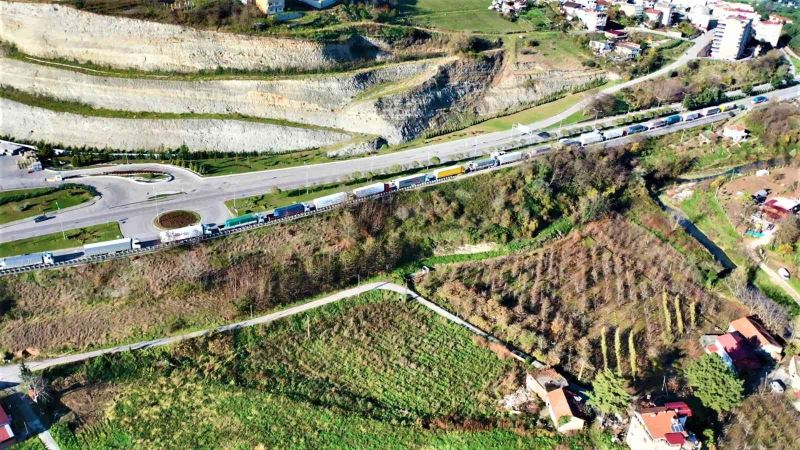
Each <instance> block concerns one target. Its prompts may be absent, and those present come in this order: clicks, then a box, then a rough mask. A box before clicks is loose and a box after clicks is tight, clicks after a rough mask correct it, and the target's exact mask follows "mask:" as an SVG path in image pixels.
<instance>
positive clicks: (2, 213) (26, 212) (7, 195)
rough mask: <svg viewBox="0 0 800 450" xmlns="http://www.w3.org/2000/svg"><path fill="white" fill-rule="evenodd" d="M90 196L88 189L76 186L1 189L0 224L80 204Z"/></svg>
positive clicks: (89, 198)
mask: <svg viewBox="0 0 800 450" xmlns="http://www.w3.org/2000/svg"><path fill="white" fill-rule="evenodd" d="M92 197H93V195H92V193H91V192H89V190H87V189H85V188H81V187H78V186H75V187H68V188H66V189H58V188H40V189H20V190H15V191H3V192H0V224H2V223H8V222H13V221H15V220H20V219H25V218H28V217H33V216H38V215H40V214H42V213H44V212H52V211H56V210H57V209H58V208H61V209H64V208H69V207H72V206H76V205H80V204H81V203H85V202H88V201H89V200H91V199H92ZM56 203H58V206H56Z"/></svg>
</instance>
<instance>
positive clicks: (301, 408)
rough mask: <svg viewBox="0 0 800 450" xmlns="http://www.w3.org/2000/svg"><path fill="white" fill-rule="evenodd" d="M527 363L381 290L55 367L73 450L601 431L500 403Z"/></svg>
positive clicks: (488, 443) (463, 442)
mask: <svg viewBox="0 0 800 450" xmlns="http://www.w3.org/2000/svg"><path fill="white" fill-rule="evenodd" d="M521 369H522V368H521V366H520V365H519V363H518V362H516V360H514V359H509V358H506V357H503V355H498V354H496V353H494V352H493V351H492V350H491V349H490V348H488V346H487V345H486V344H485V343H483V342H482V341H480V340H478V339H476V338H475V337H473V336H471V335H470V333H469V332H468V331H467V330H465V329H463V328H461V327H459V326H457V325H454V324H452V323H450V322H447V321H446V320H445V319H442V318H441V317H439V316H437V315H435V314H433V313H432V312H431V311H429V310H427V309H425V308H423V307H421V306H419V305H418V304H416V303H414V302H411V301H409V300H406V299H403V298H401V297H398V296H397V295H396V294H387V293H383V292H377V291H373V292H370V293H368V294H364V295H362V296H360V297H359V298H355V299H349V300H344V301H342V302H339V303H336V304H332V305H327V306H324V307H322V308H320V309H317V310H314V311H310V312H307V313H303V314H301V315H298V316H294V317H291V318H287V319H282V320H280V321H278V322H275V323H273V324H270V325H266V326H262V327H258V328H249V329H245V330H241V331H238V332H235V333H233V334H225V335H217V336H212V337H210V338H205V339H201V340H193V341H189V342H187V343H184V344H179V345H176V346H173V347H169V348H159V349H153V350H144V351H141V352H137V353H123V354H117V355H107V356H103V357H100V358H97V359H94V360H92V361H89V362H87V363H84V364H80V365H76V366H72V367H65V368H61V369H57V370H55V371H51V372H49V373H47V377H48V378H50V379H51V382H52V386H53V391H54V394H55V395H56V396H57V398H58V402H54V403H53V405H54V409H53V410H51V412H52V413H54V414H57V415H58V414H61V413H63V412H67V411H69V410H72V411H73V413H72V414H71V415H70V416H66V417H65V418H64V419H62V421H61V422H59V423H58V424H56V426H55V430H56V431H55V433H54V435H55V437H56V439H57V440H58V441H59V444H60V445H61V447H62V448H64V449H65V450H68V449H77V448H100V447H104V448H107V447H114V448H138V447H148V448H163V447H171V448H176V447H177V448H188V447H192V448H196V447H222V446H230V445H232V446H240V447H248V448H251V447H258V446H259V445H260V446H265V447H274V446H285V445H286V444H287V443H289V442H291V443H292V446H293V447H296V448H343V447H355V448H382V449H383V448H408V447H417V446H431V447H442V446H444V447H450V446H455V447H480V448H503V447H509V446H514V447H522V448H537V449H548V448H556V447H557V446H558V445H559V444H568V445H569V444H572V445H583V444H590V443H591V442H592V440H591V438H590V437H589V436H585V435H584V436H577V437H571V438H563V437H559V436H557V435H554V434H553V433H552V432H549V431H546V430H544V429H541V428H539V426H540V425H539V424H538V420H537V419H535V418H531V419H530V420H528V419H523V418H521V417H513V416H510V415H506V414H505V413H504V412H503V411H502V409H501V408H500V405H499V404H498V402H497V400H498V399H499V397H500V396H501V395H503V394H504V393H508V392H510V391H511V390H513V389H516V387H518V386H519V383H520V382H523V380H522V378H521V373H523V372H520V370H521ZM76 385H77V386H79V387H77V388H74V386H76ZM60 405H63V406H60ZM75 411H78V413H77V414H76V413H75ZM287 424H291V425H289V426H287Z"/></svg>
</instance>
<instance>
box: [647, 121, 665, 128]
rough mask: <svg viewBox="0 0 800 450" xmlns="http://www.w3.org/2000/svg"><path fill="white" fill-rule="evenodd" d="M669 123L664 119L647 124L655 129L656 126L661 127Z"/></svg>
mask: <svg viewBox="0 0 800 450" xmlns="http://www.w3.org/2000/svg"><path fill="white" fill-rule="evenodd" d="M666 124H667V121H666V120H664V119H658V120H654V121H652V122H650V123H648V124H647V128H648V129H650V130H655V129H656V128H661V127H663V126H665V125H666Z"/></svg>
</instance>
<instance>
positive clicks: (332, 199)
mask: <svg viewBox="0 0 800 450" xmlns="http://www.w3.org/2000/svg"><path fill="white" fill-rule="evenodd" d="M346 201H347V192H337V193H335V194H331V195H326V196H324V197H319V198H315V199H314V200H311V205H312V206H313V208H314V209H322V208H330V207H332V206H336V205H339V204H342V203H344V202H346Z"/></svg>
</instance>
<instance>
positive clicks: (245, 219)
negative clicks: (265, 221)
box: [224, 214, 259, 230]
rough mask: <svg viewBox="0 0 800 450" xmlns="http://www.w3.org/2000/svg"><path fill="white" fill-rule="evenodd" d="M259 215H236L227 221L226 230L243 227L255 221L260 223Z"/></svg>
mask: <svg viewBox="0 0 800 450" xmlns="http://www.w3.org/2000/svg"><path fill="white" fill-rule="evenodd" d="M258 221H259V217H258V216H257V215H256V214H245V215H243V216H238V217H234V218H232V219H228V220H226V221H225V224H224V227H225V229H226V230H230V229H231V228H238V227H243V226H245V225H250V224H253V223H258Z"/></svg>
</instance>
